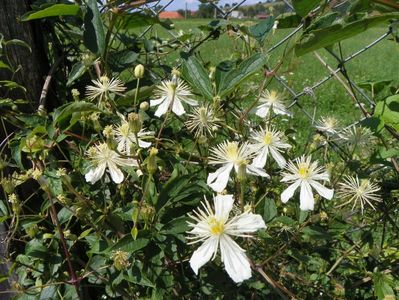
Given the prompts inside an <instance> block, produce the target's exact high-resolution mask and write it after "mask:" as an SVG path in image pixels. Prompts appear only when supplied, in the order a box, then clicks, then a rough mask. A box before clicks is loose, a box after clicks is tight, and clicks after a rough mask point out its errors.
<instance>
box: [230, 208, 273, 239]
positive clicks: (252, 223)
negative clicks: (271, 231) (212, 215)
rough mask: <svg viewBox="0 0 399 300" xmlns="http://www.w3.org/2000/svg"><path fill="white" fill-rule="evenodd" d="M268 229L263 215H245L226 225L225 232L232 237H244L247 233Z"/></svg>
mask: <svg viewBox="0 0 399 300" xmlns="http://www.w3.org/2000/svg"><path fill="white" fill-rule="evenodd" d="M262 228H266V224H265V221H264V220H263V218H262V216H261V215H257V214H253V213H244V214H241V215H239V216H238V217H236V218H233V219H232V221H231V222H229V223H228V224H227V225H226V230H225V232H226V233H227V234H230V235H237V236H240V235H243V234H245V233H247V232H255V231H257V230H259V229H262Z"/></svg>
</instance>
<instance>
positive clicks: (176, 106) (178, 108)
mask: <svg viewBox="0 0 399 300" xmlns="http://www.w3.org/2000/svg"><path fill="white" fill-rule="evenodd" d="M172 111H173V112H174V113H175V114H176V115H178V116H181V115H183V114H184V113H185V112H186V111H185V110H184V107H183V105H182V104H181V101H180V99H178V98H176V97H175V99H174V101H173V107H172Z"/></svg>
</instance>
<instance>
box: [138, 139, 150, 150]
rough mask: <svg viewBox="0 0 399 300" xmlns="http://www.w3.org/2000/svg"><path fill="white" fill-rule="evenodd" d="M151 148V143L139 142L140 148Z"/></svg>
mask: <svg viewBox="0 0 399 300" xmlns="http://www.w3.org/2000/svg"><path fill="white" fill-rule="evenodd" d="M150 146H151V143H150V142H144V141H142V140H139V147H140V148H148V147H150Z"/></svg>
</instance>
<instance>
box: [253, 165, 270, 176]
mask: <svg viewBox="0 0 399 300" xmlns="http://www.w3.org/2000/svg"><path fill="white" fill-rule="evenodd" d="M247 173H248V174H251V175H259V176H262V177H267V178H269V177H270V176H269V174H267V173H266V172H265V171H263V170H262V169H261V168H257V167H255V166H253V165H247Z"/></svg>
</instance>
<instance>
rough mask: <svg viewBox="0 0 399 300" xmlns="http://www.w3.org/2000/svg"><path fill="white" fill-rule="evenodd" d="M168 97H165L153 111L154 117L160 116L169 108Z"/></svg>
mask: <svg viewBox="0 0 399 300" xmlns="http://www.w3.org/2000/svg"><path fill="white" fill-rule="evenodd" d="M169 103H170V102H169V99H165V101H163V102H162V103H161V104H160V105H159V106H158V109H157V110H156V111H155V114H154V115H155V116H156V117H160V116H162V115H164V114H166V112H167V111H168V108H169Z"/></svg>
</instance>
